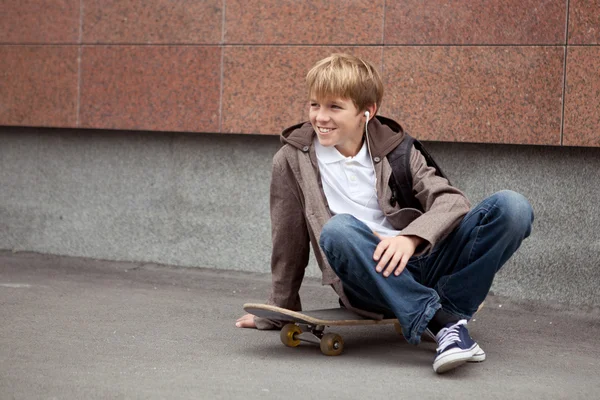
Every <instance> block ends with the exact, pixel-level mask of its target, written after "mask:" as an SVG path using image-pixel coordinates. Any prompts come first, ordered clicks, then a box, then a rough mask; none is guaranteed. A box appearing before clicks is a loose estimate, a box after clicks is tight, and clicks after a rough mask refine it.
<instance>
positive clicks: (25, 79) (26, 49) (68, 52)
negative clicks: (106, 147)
mask: <svg viewBox="0 0 600 400" xmlns="http://www.w3.org/2000/svg"><path fill="white" fill-rule="evenodd" d="M77 52H78V50H77V48H76V47H74V46H0V125H18V126H44V127H75V126H76V125H77Z"/></svg>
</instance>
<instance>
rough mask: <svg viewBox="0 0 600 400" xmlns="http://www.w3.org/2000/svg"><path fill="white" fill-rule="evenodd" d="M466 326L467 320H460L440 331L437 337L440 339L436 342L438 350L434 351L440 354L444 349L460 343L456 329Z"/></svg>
mask: <svg viewBox="0 0 600 400" xmlns="http://www.w3.org/2000/svg"><path fill="white" fill-rule="evenodd" d="M466 324H467V320H466V319H461V320H460V321H458V322H457V323H456V324H454V325H452V326H451V327H449V328H444V329H442V330H441V331H440V332H439V333H438V335H439V337H440V339H439V340H438V345H439V346H438V348H437V349H436V351H438V352H442V351H444V350H445V349H446V347H448V346H450V345H452V344H454V343H457V342H460V341H461V340H460V338H459V337H458V329H459V328H460V326H461V325H466Z"/></svg>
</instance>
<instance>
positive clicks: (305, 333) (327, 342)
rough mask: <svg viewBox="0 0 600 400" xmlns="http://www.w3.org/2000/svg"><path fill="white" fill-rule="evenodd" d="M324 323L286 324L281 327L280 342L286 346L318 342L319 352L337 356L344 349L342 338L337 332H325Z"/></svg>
mask: <svg viewBox="0 0 600 400" xmlns="http://www.w3.org/2000/svg"><path fill="white" fill-rule="evenodd" d="M324 331H325V326H324V325H309V324H299V323H295V324H287V325H285V326H284V327H283V328H282V329H281V333H280V336H279V337H280V338H281V342H282V343H283V344H284V345H286V346H288V347H296V346H298V345H299V344H300V342H309V343H315V344H318V345H319V347H320V348H321V353H323V354H325V355H326V356H337V355H339V354H341V353H342V351H343V350H344V340H343V339H342V337H341V336H340V335H338V334H337V333H325V332H324Z"/></svg>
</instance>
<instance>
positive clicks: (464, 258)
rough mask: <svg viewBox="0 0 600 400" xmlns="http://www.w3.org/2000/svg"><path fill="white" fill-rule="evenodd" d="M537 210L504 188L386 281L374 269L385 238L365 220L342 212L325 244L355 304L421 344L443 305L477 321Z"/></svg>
mask: <svg viewBox="0 0 600 400" xmlns="http://www.w3.org/2000/svg"><path fill="white" fill-rule="evenodd" d="M532 223H533V210H532V208H531V205H530V204H529V202H528V201H527V200H526V199H525V198H524V197H523V196H522V195H520V194H518V193H515V192H512V191H508V190H505V191H501V192H498V193H495V194H494V195H492V196H490V197H488V198H487V199H485V200H484V201H482V202H481V203H480V204H479V205H477V207H475V208H473V209H472V210H471V211H470V212H469V213H468V214H467V215H466V216H465V217H464V218H463V220H462V222H461V223H460V225H459V226H458V227H457V228H456V229H455V230H454V231H453V232H452V233H450V234H449V235H448V236H447V237H446V238H445V239H444V240H442V241H441V242H440V243H438V244H437V245H436V246H435V247H434V248H433V250H432V251H431V252H429V253H428V254H425V255H421V256H418V257H412V258H411V259H410V260H409V262H408V264H407V266H406V268H405V269H404V271H403V272H402V273H401V274H400V275H398V276H395V275H394V274H391V275H390V276H389V277H387V278H385V277H384V276H383V275H382V274H381V273H377V271H375V266H376V265H377V263H376V262H375V261H374V260H373V253H374V251H375V248H376V247H377V244H378V243H379V239H378V238H377V237H376V236H375V235H374V234H373V232H372V231H371V229H369V227H367V225H365V224H364V223H363V222H361V221H359V220H357V219H356V218H354V217H353V216H351V215H349V214H338V215H336V216H334V217H333V218H331V219H330V220H329V221H328V222H327V223H326V224H325V226H324V227H323V231H322V232H321V238H320V240H319V244H320V246H321V248H322V249H323V251H324V253H325V255H326V256H327V260H328V261H329V264H330V265H331V267H332V268H333V270H334V271H335V273H336V274H337V275H338V277H339V278H340V280H341V281H342V283H343V285H344V292H345V293H346V295H347V296H348V299H349V300H350V304H352V306H354V307H357V308H360V309H363V310H367V311H373V312H378V313H381V314H384V315H385V316H387V317H395V318H398V321H399V322H400V325H401V326H402V333H403V335H404V337H405V338H406V340H407V341H408V342H409V343H412V344H418V343H419V341H420V339H421V335H422V334H423V331H424V330H425V328H426V327H427V324H428V322H429V320H431V318H432V317H433V315H434V314H435V313H436V311H437V310H438V309H439V308H440V307H441V308H443V309H444V310H445V311H447V312H448V313H451V314H453V315H455V316H457V317H458V318H460V319H463V318H464V319H471V317H472V316H473V314H474V313H475V311H477V308H478V307H479V305H480V304H481V303H482V302H483V300H484V299H485V297H486V296H487V294H488V292H489V290H490V288H491V286H492V281H493V279H494V276H495V275H496V272H498V271H499V270H500V268H501V267H502V266H503V265H504V263H505V262H506V261H507V260H508V259H509V258H510V257H511V256H512V255H513V253H514V252H515V251H516V250H517V249H518V248H519V246H520V245H521V242H522V241H523V239H525V238H526V237H528V236H529V234H530V233H531V225H532Z"/></svg>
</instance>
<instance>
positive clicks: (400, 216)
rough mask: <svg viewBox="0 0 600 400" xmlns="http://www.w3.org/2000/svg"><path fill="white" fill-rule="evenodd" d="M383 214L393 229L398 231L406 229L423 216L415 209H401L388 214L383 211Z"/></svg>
mask: <svg viewBox="0 0 600 400" xmlns="http://www.w3.org/2000/svg"><path fill="white" fill-rule="evenodd" d="M383 214H384V215H385V217H386V218H387V220H388V221H389V223H390V224H392V226H393V227H394V229H398V230H400V229H404V228H406V227H407V226H408V225H409V224H410V223H411V222H413V221H414V220H415V219H417V218H419V217H420V216H421V215H423V212H421V211H420V210H417V209H416V208H402V209H400V210H395V211H393V212H390V213H388V212H386V211H384V212H383Z"/></svg>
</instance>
